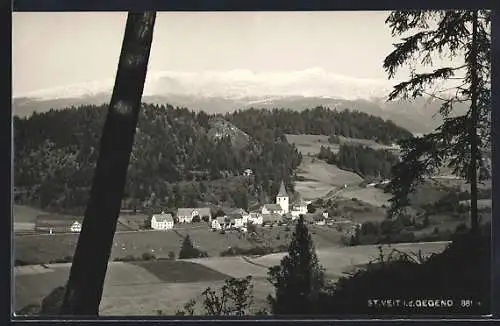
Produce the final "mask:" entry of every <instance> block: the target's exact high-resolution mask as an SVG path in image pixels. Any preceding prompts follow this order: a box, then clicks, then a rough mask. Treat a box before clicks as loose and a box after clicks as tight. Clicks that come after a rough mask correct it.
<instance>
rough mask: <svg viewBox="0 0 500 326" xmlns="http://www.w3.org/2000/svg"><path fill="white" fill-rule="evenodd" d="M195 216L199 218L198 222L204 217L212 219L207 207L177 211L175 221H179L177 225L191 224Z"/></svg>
mask: <svg viewBox="0 0 500 326" xmlns="http://www.w3.org/2000/svg"><path fill="white" fill-rule="evenodd" d="M195 216H199V217H200V220H202V219H203V217H205V216H206V217H208V219H209V220H211V219H212V213H211V212H210V208H208V207H201V208H179V209H177V219H178V220H179V223H191V222H192V221H193V217H195Z"/></svg>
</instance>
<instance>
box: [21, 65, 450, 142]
mask: <svg viewBox="0 0 500 326" xmlns="http://www.w3.org/2000/svg"><path fill="white" fill-rule="evenodd" d="M395 83H397V82H396V81H387V80H384V79H381V80H376V79H366V78H352V77H346V76H340V75H336V74H331V73H328V72H325V71H324V70H323V69H320V68H311V69H306V70H302V71H288V72H267V73H254V72H252V71H249V70H241V69H240V70H232V71H223V72H203V73H189V72H151V73H148V78H147V80H146V84H145V89H144V95H143V99H142V101H143V102H145V103H152V104H167V103H168V104H171V105H174V106H180V107H188V108H190V109H194V110H203V111H205V112H207V113H209V114H210V113H227V112H233V111H235V110H237V109H246V108H250V107H254V108H267V109H272V108H288V109H293V110H304V109H306V108H314V107H316V106H324V107H329V108H331V109H333V108H337V109H340V110H342V109H345V108H348V109H351V110H358V111H361V112H365V113H368V114H372V115H375V116H379V117H381V118H383V119H390V120H392V121H394V122H395V123H396V124H398V125H400V126H402V127H404V128H406V129H408V130H410V131H412V132H414V133H425V132H429V131H431V130H433V129H435V128H436V127H437V126H438V125H439V124H440V123H441V120H440V119H434V118H433V115H434V114H435V113H436V112H437V111H438V109H439V103H437V102H434V101H431V100H429V99H423V98H422V99H419V100H416V101H413V102H409V101H402V102H390V103H386V101H385V98H386V96H387V94H388V93H389V92H390V90H391V88H392V86H393V85H394V84H395ZM112 86H113V80H112V79H107V80H103V81H94V82H90V83H82V84H75V85H68V86H65V87H64V86H63V87H56V88H52V89H45V90H39V91H36V92H30V93H25V94H18V95H17V96H15V97H14V100H13V113H14V115H17V116H21V117H23V116H29V115H31V114H32V113H33V112H44V111H48V110H50V109H51V108H54V109H60V108H65V107H71V106H78V105H84V104H90V105H101V104H105V103H109V101H110V98H111V91H112Z"/></svg>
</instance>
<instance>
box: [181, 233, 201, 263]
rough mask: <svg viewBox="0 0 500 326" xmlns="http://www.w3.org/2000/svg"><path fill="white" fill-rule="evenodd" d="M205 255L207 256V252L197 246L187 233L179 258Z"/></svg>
mask: <svg viewBox="0 0 500 326" xmlns="http://www.w3.org/2000/svg"><path fill="white" fill-rule="evenodd" d="M203 256H206V255H205V253H203V252H201V251H200V250H198V249H197V248H195V247H194V246H193V242H191V238H190V237H189V234H188V235H186V236H185V237H184V241H183V242H182V246H181V251H180V252H179V259H189V258H199V257H203Z"/></svg>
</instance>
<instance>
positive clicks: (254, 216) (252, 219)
mask: <svg viewBox="0 0 500 326" xmlns="http://www.w3.org/2000/svg"><path fill="white" fill-rule="evenodd" d="M248 222H249V223H252V224H255V225H262V222H263V220H262V214H261V213H259V212H251V213H250V216H249V217H248Z"/></svg>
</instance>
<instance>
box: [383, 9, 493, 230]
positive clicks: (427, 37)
mask: <svg viewBox="0 0 500 326" xmlns="http://www.w3.org/2000/svg"><path fill="white" fill-rule="evenodd" d="M386 23H387V24H388V25H389V27H390V28H391V32H392V35H393V36H399V37H402V40H401V42H399V43H396V44H395V45H394V46H395V49H394V50H393V52H391V53H390V54H389V55H388V56H387V57H386V58H385V61H384V64H383V66H384V69H385V70H386V72H387V73H388V75H389V78H394V77H395V76H396V73H397V72H398V70H399V69H400V68H401V67H403V66H409V67H410V71H411V72H410V78H409V79H408V80H407V81H404V82H401V83H399V84H397V85H396V86H394V89H393V91H392V92H391V93H390V95H389V100H395V99H398V98H404V99H407V98H417V97H420V96H428V97H430V98H431V100H435V101H440V102H441V108H440V110H439V114H440V115H441V116H442V117H443V118H444V122H443V123H442V124H441V126H439V127H438V128H437V129H436V130H435V131H434V132H431V133H429V134H426V135H423V136H419V137H413V138H410V139H405V140H402V141H401V142H400V145H401V148H402V153H403V154H402V161H401V162H400V163H399V164H397V165H396V166H395V167H394V169H393V173H392V174H393V179H392V181H391V184H390V191H391V192H392V194H393V198H392V200H391V201H392V205H391V210H390V215H394V214H395V213H397V212H398V211H400V210H401V209H402V208H403V207H404V206H406V205H408V204H409V200H408V194H409V193H411V192H413V191H414V190H415V189H416V186H417V185H418V184H419V183H421V182H422V181H423V180H424V178H425V177H426V176H429V175H432V174H433V173H435V172H436V171H437V169H438V168H439V167H441V166H443V165H447V166H448V167H450V168H451V169H453V173H454V174H456V175H458V176H460V177H462V178H464V179H465V180H466V181H467V182H468V183H470V184H471V193H477V181H478V179H479V180H482V179H484V178H486V177H487V176H488V174H489V173H487V172H488V169H489V167H488V164H487V159H486V157H485V156H486V155H487V153H488V150H489V148H490V146H491V137H490V122H491V118H490V112H491V106H490V92H491V89H490V88H491V86H490V83H491V77H490V74H491V62H490V54H491V33H490V25H491V12H490V11H487V10H476V11H468V10H447V11H395V12H392V13H391V14H390V15H389V17H388V18H387V20H386ZM436 57H437V58H446V59H452V60H453V63H454V64H453V65H447V66H439V67H438V63H437V62H436ZM416 64H420V65H421V66H423V67H425V66H427V67H431V68H432V70H431V71H430V72H429V71H418V72H417V69H416V67H415V65H416ZM443 85H446V86H443ZM457 103H467V104H469V105H470V106H469V110H468V111H467V112H466V113H465V114H463V115H459V114H457V113H456V112H455V111H454V107H455V105H456V104H457ZM485 154H486V155H485ZM473 196H475V195H473ZM473 201H474V199H473ZM471 218H472V224H473V226H474V225H477V207H476V209H475V211H474V209H473V210H472V211H471Z"/></svg>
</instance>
